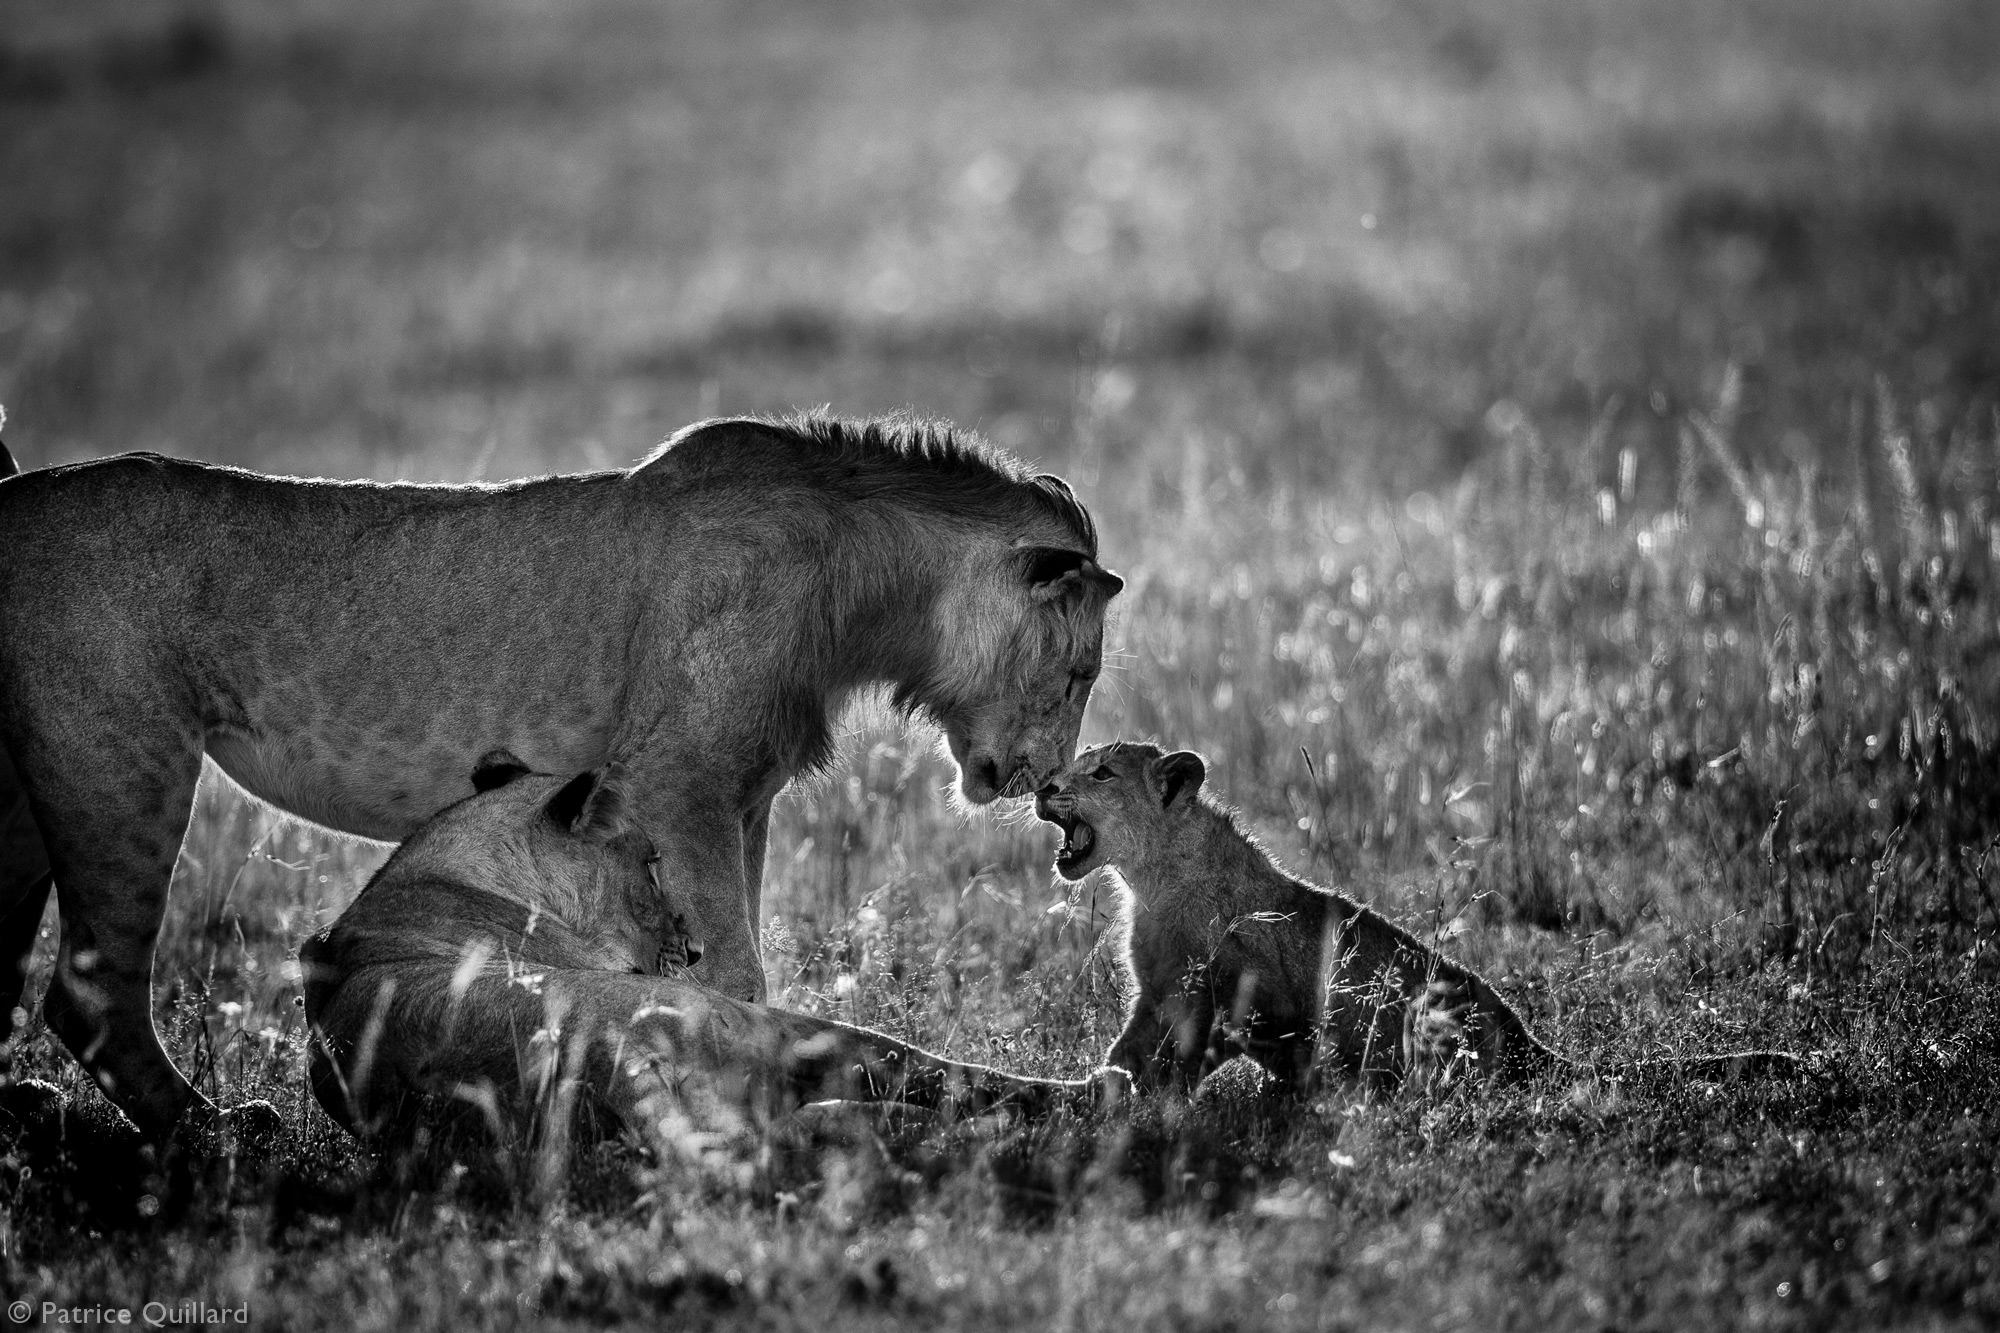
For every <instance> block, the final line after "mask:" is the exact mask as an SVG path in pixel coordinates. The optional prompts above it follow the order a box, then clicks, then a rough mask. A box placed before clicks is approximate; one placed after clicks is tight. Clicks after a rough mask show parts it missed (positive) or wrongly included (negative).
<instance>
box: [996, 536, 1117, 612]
mask: <svg viewBox="0 0 2000 1333" xmlns="http://www.w3.org/2000/svg"><path fill="white" fill-rule="evenodd" d="M1016 554H1017V556H1018V557H1019V559H1020V561H1021V577H1022V578H1023V579H1024V580H1025V581H1026V583H1027V585H1028V595H1029V596H1031V597H1033V598H1035V599H1036V600H1037V601H1050V600H1053V599H1055V598H1057V597H1062V596H1065V595H1067V594H1070V593H1075V592H1080V591H1082V589H1083V587H1084V585H1086V584H1090V585H1092V586H1094V587H1097V588H1099V589H1101V590H1102V591H1103V593H1104V595H1105V596H1106V597H1107V598H1109V597H1115V596H1117V595H1118V592H1119V590H1120V589H1121V588H1123V587H1124V586H1125V580H1124V579H1121V578H1119V577H1118V576H1117V575H1116V574H1113V573H1112V572H1111V571H1110V570H1108V569H1105V568H1104V567H1103V566H1101V565H1099V564H1098V563H1097V562H1096V561H1095V560H1092V559H1091V558H1090V557H1089V556H1087V555H1085V554H1084V553H1083V552H1081V551H1072V550H1070V549H1068V548H1067V547H1062V546H1024V547H1022V548H1021V549H1020V550H1019V551H1018V552H1017V553H1016Z"/></svg>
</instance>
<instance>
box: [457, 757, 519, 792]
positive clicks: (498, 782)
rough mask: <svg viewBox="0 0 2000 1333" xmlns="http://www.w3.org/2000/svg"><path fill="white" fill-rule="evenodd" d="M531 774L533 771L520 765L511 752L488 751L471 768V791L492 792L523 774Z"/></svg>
mask: <svg viewBox="0 0 2000 1333" xmlns="http://www.w3.org/2000/svg"><path fill="white" fill-rule="evenodd" d="M532 772H534V770H533V769H531V768H529V767H528V766H527V765H526V764H524V763H522V762H521V761H520V759H519V758H518V757H517V756H516V755H515V754H514V752H513V751H512V750H488V751H487V752H486V753H485V754H482V755H480V756H479V762H478V763H476V764H474V765H473V766H472V789H473V790H474V791H492V790H493V789H494V788H496V787H504V786H506V785H507V784H508V783H510V782H512V781H513V780H514V779H515V778H518V777H520V776H521V775H522V774H523V773H532Z"/></svg>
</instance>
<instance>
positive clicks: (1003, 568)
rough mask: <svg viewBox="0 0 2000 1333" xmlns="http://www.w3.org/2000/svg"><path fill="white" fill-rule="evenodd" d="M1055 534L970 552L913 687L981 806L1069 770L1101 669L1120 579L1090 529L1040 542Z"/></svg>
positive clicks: (964, 785) (965, 790)
mask: <svg viewBox="0 0 2000 1333" xmlns="http://www.w3.org/2000/svg"><path fill="white" fill-rule="evenodd" d="M1036 481H1037V482H1038V483H1047V484H1048V485H1049V486H1051V487H1055V488H1060V493H1061V494H1062V495H1063V496H1065V497H1068V495H1069V492H1068V488H1067V487H1063V486H1062V483H1061V482H1059V481H1056V480H1055V478H1053V477H1046V478H1037V479H1036ZM1068 503H1069V504H1070V505H1072V506H1074V507H1075V508H1076V512H1077V513H1079V514H1081V513H1082V507H1081V506H1079V505H1076V502H1075V500H1074V498H1069V501H1068ZM1085 521H1087V520H1085ZM1055 538H1056V534H1055V533H1054V532H1051V533H1047V534H1041V535H1039V536H1037V537H1035V538H1031V539H1024V540H1023V542H1022V543H1021V544H1018V545H1015V546H1013V547H1009V548H1006V549H1004V550H1002V551H999V552H976V553H971V554H969V555H968V558H967V560H966V561H965V563H964V564H962V565H961V567H960V569H959V571H958V573H957V575H956V576H955V577H954V578H953V579H952V580H951V581H950V583H949V585H948V587H947V588H946V590H945V592H944V594H943V595H942V597H941V598H940V600H939V606H938V611H937V617H936V622H935V623H936V633H937V637H938V642H937V645H936V658H935V661H934V663H933V666H932V669H931V671H930V672H929V673H927V678H926V680H925V681H924V682H923V683H922V684H921V685H919V686H917V687H915V688H913V689H912V690H910V691H908V692H907V693H909V694H912V695H914V696H916V697H917V698H918V699H919V700H920V701H921V702H922V703H923V704H924V706H925V707H926V708H927V709H928V710H929V711H930V712H931V713H932V714H933V715H934V716H935V717H936V718H937V720H938V722H939V724H940V725H942V726H943V728H944V733H945V742H946V744H947V745H948V746H949V747H950V750H951V757H952V760H953V761H954V762H955V763H956V764H957V765H958V789H959V792H960V794H961V795H963V796H964V798H965V799H966V800H967V801H969V802H971V803H972V804H974V805H985V804H986V803H988V802H989V801H992V800H995V799H996V798H999V797H1003V796H1026V795H1027V794H1028V793H1029V792H1031V791H1033V790H1035V789H1036V788H1037V787H1039V786H1041V785H1042V784H1043V783H1045V782H1047V781H1048V780H1049V779H1050V778H1052V777H1053V776H1054V775H1055V774H1056V773H1058V772H1060V771H1061V770H1062V767H1063V765H1064V764H1066V763H1067V762H1069V757H1070V755H1072V754H1073V753H1075V751H1076V739H1077V734H1078V733H1079V732H1080V731H1081V730H1082V729H1083V710H1084V706H1085V705H1086V704H1088V703H1089V702H1090V689H1091V686H1092V685H1093V684H1095V683H1096V680H1097V673H1098V672H1099V670H1100V669H1102V666H1103V660H1104V616H1105V610H1106V608H1107V606H1108V605H1109V603H1110V601H1111V599H1112V598H1113V597H1114V596H1116V595H1117V594H1118V591H1119V589H1121V588H1123V587H1124V586H1125V583H1124V580H1122V579H1120V578H1119V577H1118V576H1117V575H1116V574H1113V573H1112V572H1111V571H1110V570H1108V569H1105V568H1104V567H1103V566H1102V565H1099V564H1098V563H1097V557H1096V551H1095V545H1096V542H1095V534H1094V532H1086V535H1084V536H1077V537H1074V538H1071V539H1070V544H1064V545H1047V544H1044V541H1045V540H1054V539H1055ZM1086 547H1088V548H1089V549H1085V548H1086Z"/></svg>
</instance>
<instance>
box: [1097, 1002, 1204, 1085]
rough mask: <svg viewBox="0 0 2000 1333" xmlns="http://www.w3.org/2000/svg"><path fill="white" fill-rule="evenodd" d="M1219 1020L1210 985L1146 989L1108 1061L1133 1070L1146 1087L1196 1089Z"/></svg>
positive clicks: (1137, 1079)
mask: <svg viewBox="0 0 2000 1333" xmlns="http://www.w3.org/2000/svg"><path fill="white" fill-rule="evenodd" d="M1214 1023H1215V1002H1214V999H1213V998H1212V997H1211V996H1210V995H1209V993H1208V990H1207V988H1206V987H1205V986H1202V985H1200V984H1198V983H1195V982H1192V981H1190V982H1189V983H1187V984H1183V985H1181V986H1179V987H1176V988H1175V989H1173V990H1171V991H1169V992H1167V993H1166V994H1164V995H1160V996H1149V995H1147V994H1146V992H1145V990H1144V988H1142V989H1141V991H1140V994H1139V1001H1138V1003H1137V1004H1135V1005H1133V1006H1132V1016H1131V1017H1130V1018H1129V1019H1127V1020H1126V1023H1125V1030H1124V1031H1123V1032H1122V1033H1120V1034H1119V1036H1118V1040H1117V1041H1115V1042H1113V1043H1112V1045H1111V1050H1110V1051H1109V1053H1107V1054H1106V1055H1105V1057H1104V1063H1105V1065H1106V1066H1108V1067H1111V1068H1116V1069H1122V1070H1124V1071H1125V1072H1126V1073H1128V1074H1130V1075H1131V1077H1132V1081H1133V1083H1134V1084H1136V1085H1137V1086H1138V1088H1139V1089H1140V1090H1141V1091H1145V1092H1150V1091H1152V1090H1154V1089H1155V1088H1158V1087H1161V1086H1162V1085H1166V1086H1171V1087H1174V1088H1178V1089H1181V1090H1185V1089H1188V1088H1192V1087H1193V1086H1194V1085H1195V1084H1196V1083H1198V1082H1200V1081H1201V1074H1202V1066H1203V1065H1204V1064H1205V1063H1206V1061H1207V1057H1208V1045H1209V1030H1210V1029H1211V1028H1212V1027H1213V1026H1214Z"/></svg>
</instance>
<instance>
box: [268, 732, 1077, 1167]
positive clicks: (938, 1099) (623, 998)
mask: <svg viewBox="0 0 2000 1333" xmlns="http://www.w3.org/2000/svg"><path fill="white" fill-rule="evenodd" d="M473 785H474V787H475V789H476V792H477V794H476V795H474V796H472V797H470V798H468V799H466V800H464V801H461V802H459V803H458V804H456V805H453V806H450V807H448V808H446V809H445V810H444V811H443V812H442V813H440V814H439V815H437V816H436V817H435V818H434V819H432V820H431V821H429V822H428V823H426V824H424V825H422V826H421V827H420V828H418V830H417V831H416V832H415V833H413V834H411V835H410V838H409V839H408V840H407V841H406V842H404V843H403V844H402V846H400V847H399V848H398V849H397V850H396V852H395V854H394V855H393V856H391V857H390V858H389V860H388V862H387V863H386V864H385V865H383V867H382V869H381V870H380V871H379V872H377V873H376V875H375V877H374V878H373V879H371V880H370V881H369V882H368V885H367V887H365V888H364V889H363V890H362V891H361V894H360V896H359V897H357V898H356V899H355V900H354V902H353V904H352V905H351V906H349V907H348V909H347V910H346V911H345V912H343V913H342V914H341V916H340V918H339V919H338V920H337V921H335V922H334V923H333V925H331V926H329V927H328V928H326V929H325V930H323V931H321V932H320V933H319V934H317V935H315V936H313V937H312V938H311V939H310V940H308V941H307V942H306V944H305V946H304V947H303V948H302V949H301V950H300V951H299V957H300V961H301V963H302V964H303V968H304V972H305V977H306V993H305V1007H306V1016H307V1018H308V1019H309V1021H310V1022H311V1023H312V1025H313V1027H314V1029H315V1031H316V1038H317V1039H316V1041H315V1056H314V1060H313V1067H312V1087H313V1093H314V1095H315V1096H316V1097H317V1098H318V1099H319V1102H320V1104H321V1105H322V1106H324V1107H325V1108H326V1110H327V1112H328V1113H329V1114H330V1115H332V1116H333V1118H334V1119H335V1120H337V1121H338V1122H339V1123H340V1124H341V1125H343V1126H345V1127H346V1128H348V1129H349V1130H350V1131H353V1132H355V1133H357V1134H361V1135H363V1136H366V1135H369V1134H371V1133H374V1132H375V1131H377V1130H380V1129H383V1128H384V1127H386V1126H388V1125H390V1124H392V1123H395V1124H405V1123H407V1120H406V1118H405V1117H406V1114H407V1113H411V1112H413V1111H414V1110H416V1109H417V1108H419V1107H422V1106H424V1105H428V1104H431V1103H433V1102H434V1101H435V1100H436V1099H439V1098H445V1099H449V1098H453V1097H460V1098H466V1099H468V1100H471V1101H473V1102H475V1103H478V1104H481V1105H483V1106H485V1107H486V1108H487V1109H488V1110H489V1111H491V1112H494V1113H495V1114H496V1115H497V1116H499V1117H500V1118H501V1119H503V1120H506V1121H508V1122H509V1123H511V1124H513V1125H516V1126H519V1125H521V1124H524V1123H526V1122H527V1121H529V1120H534V1119H535V1118H536V1117H538V1116H539V1117H542V1119H541V1122H540V1123H541V1124H542V1126H543V1127H544V1128H546V1127H547V1125H549V1124H551V1123H561V1124H567V1123H569V1118H570V1113H571V1112H572V1111H573V1110H574V1109H576V1107H577V1105H578V1104H579V1103H583V1104H588V1105H591V1106H594V1107H595V1108H596V1109H598V1110H600V1111H604V1112H608V1113H609V1114H610V1116H611V1117H613V1118H615V1119H616V1120H617V1121H619V1122H621V1123H622V1124H624V1125H625V1126H627V1127H629V1128H630V1129H632V1130H633V1131H634V1132H636V1133H637V1134H638V1135H639V1136H640V1137H641V1138H642V1139H643V1140H645V1141H646V1142H647V1143H648V1145H649V1146H651V1147H653V1148H654V1149H655V1150H657V1151H667V1152H670V1151H673V1150H675V1149H677V1148H685V1147H686V1146H687V1143H688V1142H689V1141H690V1140H691V1139H703V1140H712V1139H713V1138H714V1136H715V1135H717V1134H723V1135H727V1134H729V1133H731V1132H733V1131H737V1130H740V1129H743V1128H745V1127H748V1126H751V1125H754V1124H757V1123H759V1122H761V1121H762V1120H763V1119H765V1118H767V1117H770V1116H773V1115H778V1114H782V1113H784V1112H786V1111H789V1110H791V1109H793V1108H796V1107H798V1106H800V1105H801V1104H803V1103H807V1102H814V1101H820V1100H826V1099H847V1100H856V1099H871V1100H872V1099H895V1100H899V1101H903V1102H907V1103H914V1104H917V1105H920V1106H924V1107H929V1108H934V1109H942V1110H958V1111H982V1110H985V1109H988V1108H990V1107H993V1106H996V1105H998V1104H1001V1103H1008V1104H1013V1105H1018V1106H1021V1107H1023V1108H1024V1109H1030V1110H1033V1109H1040V1108H1043V1107H1046V1106H1048V1105H1050V1104H1052V1102H1053V1101H1055V1100H1057V1099H1060V1098H1061V1097H1063V1096H1064V1095H1065V1094H1067V1093H1071V1092H1076V1091H1078V1090H1079V1089H1080V1088H1081V1087H1082V1085H1075V1084H1064V1083H1056V1082H1049V1081H1041V1080H1034V1079H1021V1078H1013V1077H1010V1076H1008V1075H1006V1074H1002V1073H1000V1072H998V1071H996V1070H992V1069H986V1068H982V1067H980V1066H977V1065H965V1064H958V1063H955V1062H953V1061H950V1060H943V1059H940V1058H938V1057H936V1056H933V1055H929V1054H927V1053H925V1052H923V1051H920V1050H918V1049H916V1048H915V1047H912V1046H909V1045H906V1044H904V1043H903V1042H900V1041H896V1040H894V1039H893V1038H890V1037H887V1036H884V1035H882V1034H880V1033H877V1032H870V1031H868V1030H866V1029H863V1028H856V1027H851V1026H848V1025H846V1024H843V1023H836V1022H832V1021H829V1020H827V1019H821V1018H813V1017H809V1016H807V1015H804V1014H796V1013H786V1012H784V1011H782V1010H777V1009H768V1008H764V1007H763V1006H760V1005H755V1004H749V1003H746V1002H743V1001H740V1000H736V999H732V998H730V997H728V996H725V995H723V994H721V993H720V992H718V991H714V990H711V989H709V988H707V987H705V986H702V985H699V984H697V983H696V982H694V981H692V980H690V979H688V978H686V977H684V976H676V975H670V973H673V972H675V971H677V970H678V969H680V968H684V967H685V966H687V965H689V964H691V963H692V962H693V961H694V960H695V959H696V958H697V957H699V956H700V946H699V944H698V943H697V942H695V941H692V940H690V939H689V938H688V936H687V922H688V921H689V920H690V919H691V918H690V916H689V914H688V905H687V903H686V902H685V901H683V900H682V896H681V895H678V894H676V893H675V892H674V891H673V889H672V886H670V885H669V886H663V885H662V884H660V883H659V882H658V879H657V878H656V876H655V875H654V873H653V865H654V861H655V855H654V852H653V847H652V844H651V843H650V842H649V841H648V840H647V838H646V837H645V835H644V834H642V833H640V832H638V830H637V829H636V828H635V827H633V825H632V824H631V823H630V822H628V818H627V813H626V809H627V807H626V797H625V791H624V786H623V778H622V775H621V774H620V772H619V771H618V770H616V769H615V768H610V769H599V770H597V771H595V772H590V773H585V774H582V775H581V776H578V777H574V778H560V777H551V776H547V775H544V774H537V773H531V772H530V771H529V770H528V768H527V767H526V766H525V765H524V764H522V763H521V762H520V761H519V760H518V759H515V758H514V757H513V756H512V755H510V754H508V753H507V752H505V751H495V752H493V753H491V754H489V755H487V756H486V757H485V758H484V759H482V760H481V761H480V765H479V767H478V769H477V770H475V772H474V774H473Z"/></svg>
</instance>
